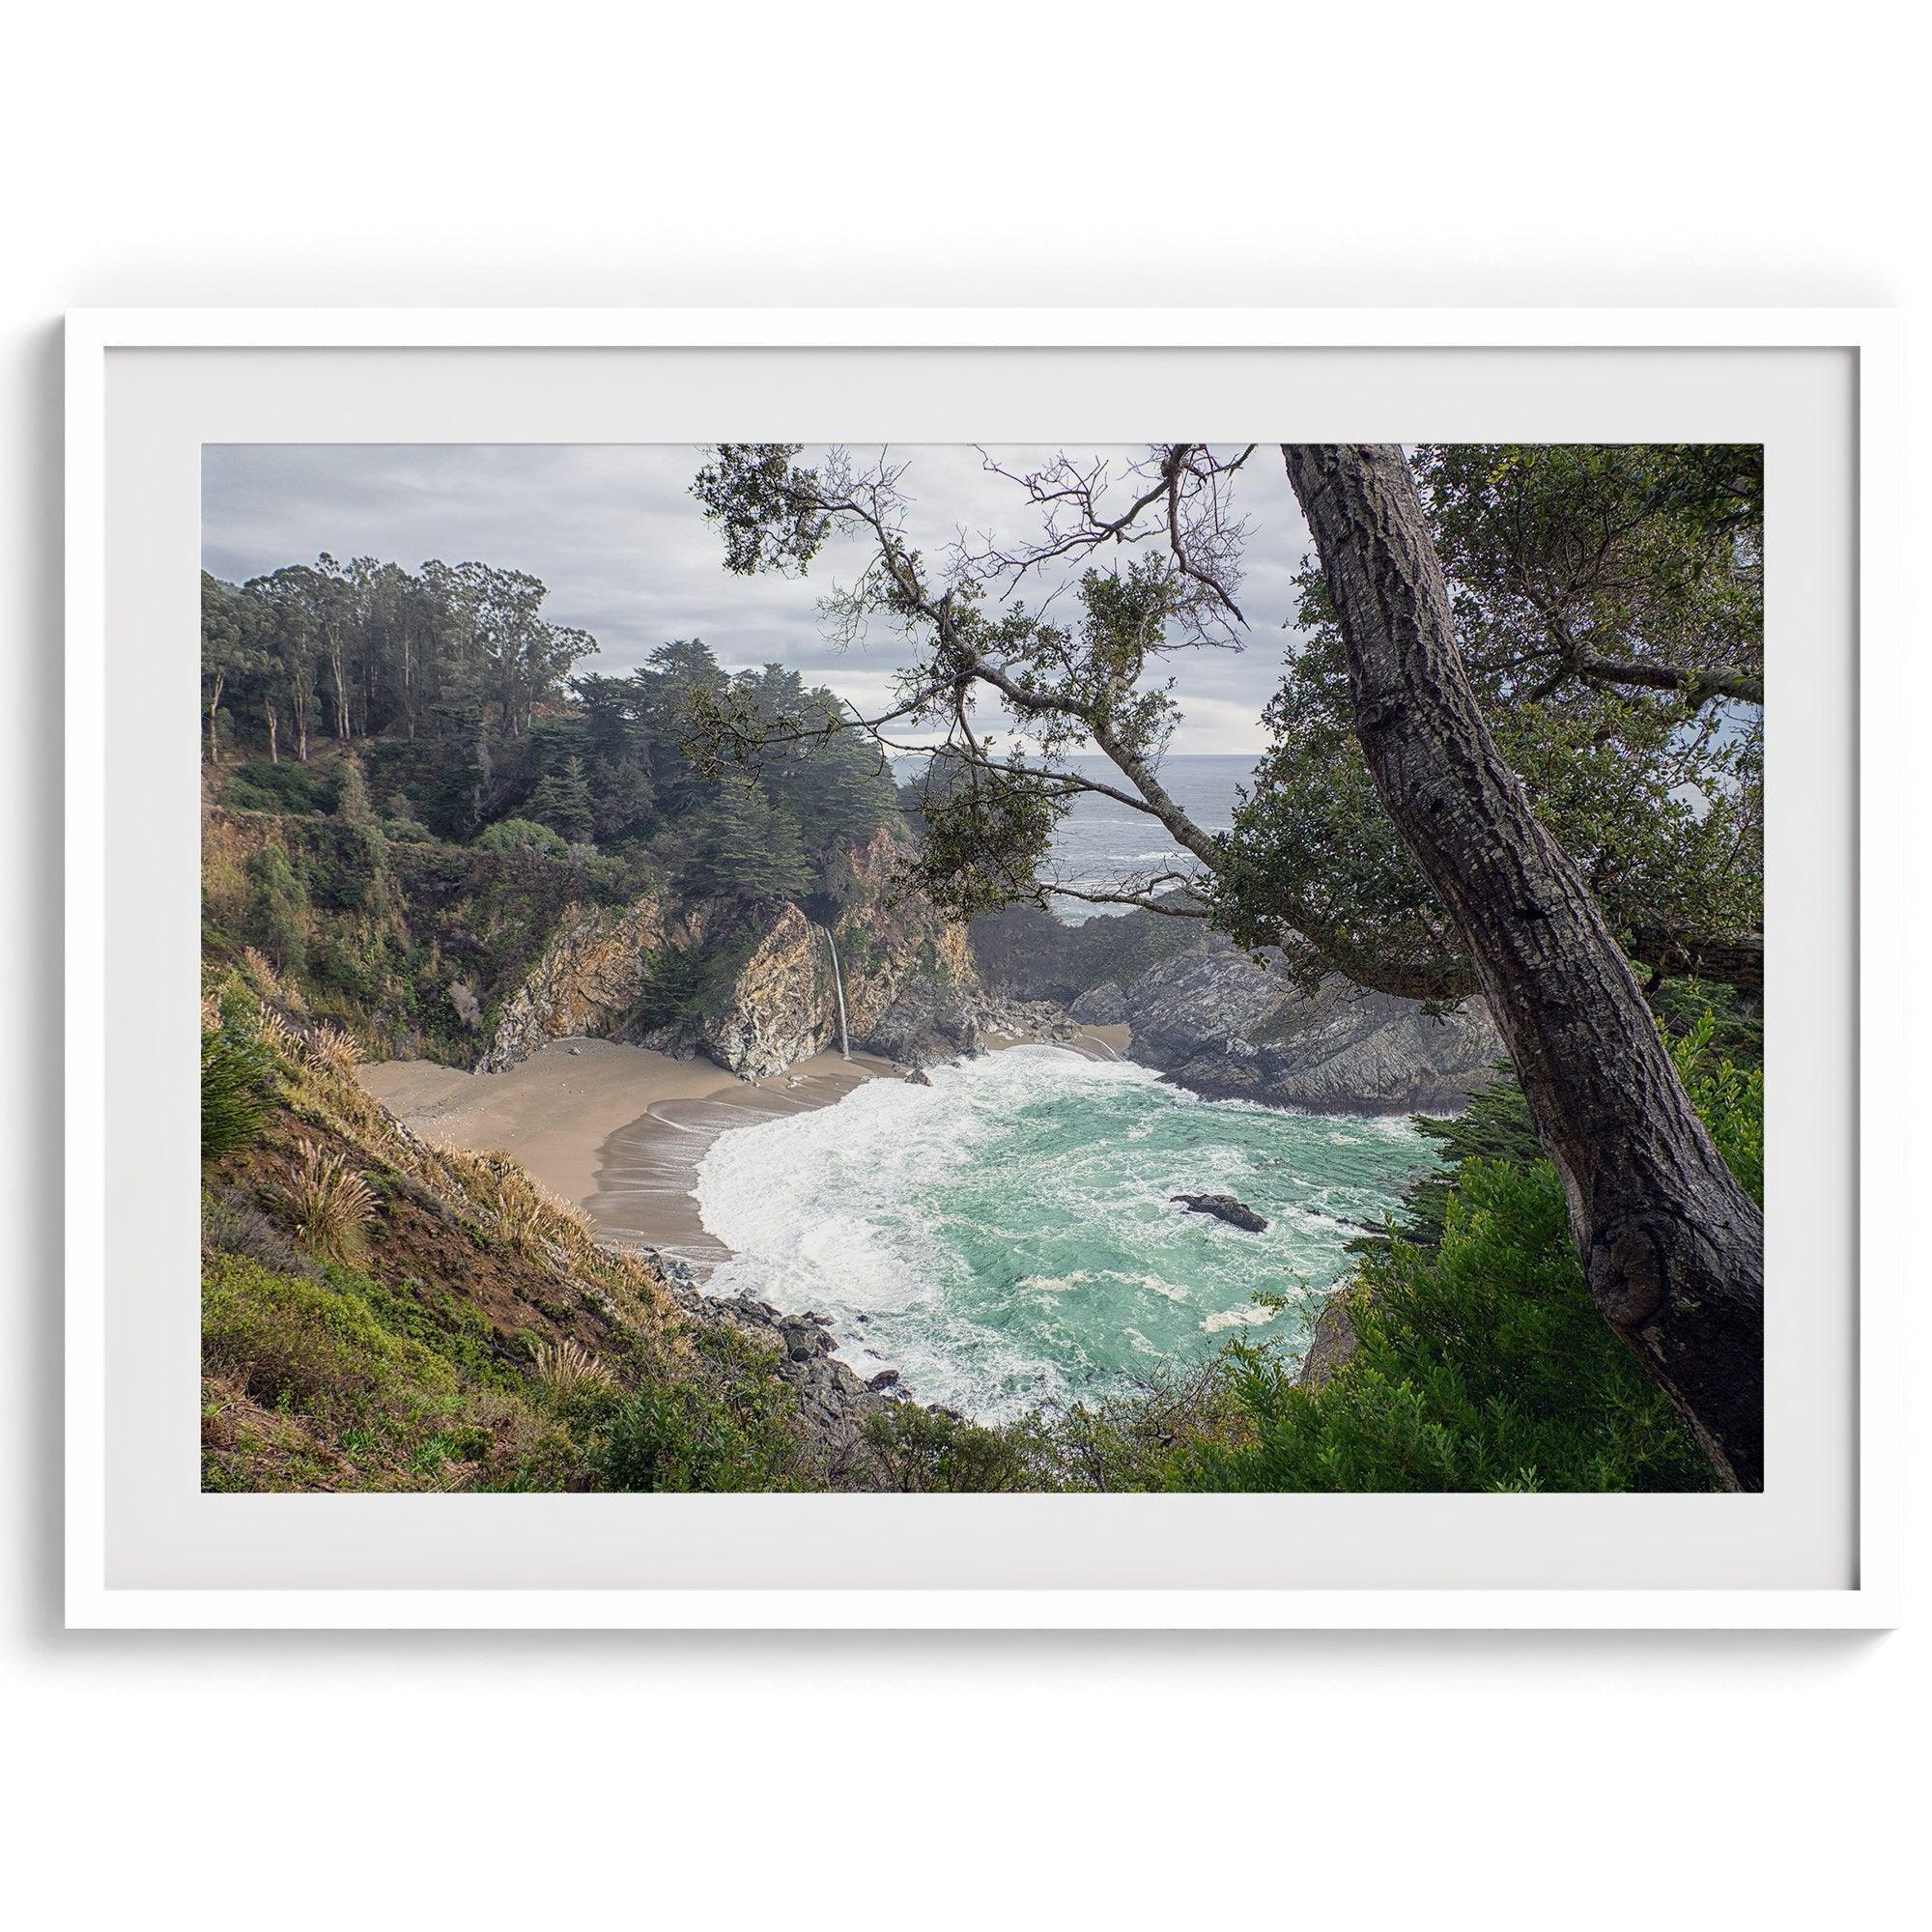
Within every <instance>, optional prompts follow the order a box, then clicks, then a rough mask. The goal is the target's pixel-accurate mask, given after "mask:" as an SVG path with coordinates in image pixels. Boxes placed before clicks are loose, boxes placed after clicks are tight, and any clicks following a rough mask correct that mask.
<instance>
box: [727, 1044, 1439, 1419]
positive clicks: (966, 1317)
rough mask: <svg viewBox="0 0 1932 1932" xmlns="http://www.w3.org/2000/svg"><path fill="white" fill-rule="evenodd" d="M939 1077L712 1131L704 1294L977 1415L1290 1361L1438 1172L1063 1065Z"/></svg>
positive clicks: (1409, 1148) (1375, 1135)
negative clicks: (829, 1342) (1241, 1211)
mask: <svg viewBox="0 0 1932 1932" xmlns="http://www.w3.org/2000/svg"><path fill="white" fill-rule="evenodd" d="M931 1081H932V1084H931V1086H930V1087H920V1086H914V1085H909V1084H907V1083H905V1082H901V1081H895V1080H874V1081H869V1082H867V1083H866V1084H865V1085H863V1086H861V1087H859V1088H858V1089H856V1090H855V1091H854V1092H853V1093H851V1094H848V1095H847V1096H846V1097H845V1098H844V1099H842V1100H840V1101H839V1102H838V1104H837V1105H836V1106H832V1107H827V1108H822V1109H820V1110H818V1111H816V1112H812V1113H806V1114H798V1115H792V1116H788V1117H785V1118H782V1119H780V1120H774V1121H769V1122H761V1123H759V1124H757V1125H755V1126H749V1127H742V1128H737V1129H734V1130H733V1131H731V1132H728V1133H725V1134H724V1135H722V1136H721V1137H720V1138H719V1139H718V1141H717V1142H716V1143H715V1144H714V1145H713V1147H712V1148H711V1150H710V1151H709V1152H708V1153H707V1154H706V1155H705V1158H704V1161H703V1164H702V1166H701V1167H700V1169H699V1171H698V1181H697V1188H696V1193H697V1200H698V1205H699V1208H700V1209H701V1211H702V1213H703V1217H704V1221H705V1224H706V1226H707V1227H709V1228H710V1229H711V1231H712V1232H713V1233H714V1234H716V1235H717V1236H719V1237H720V1238H721V1239H722V1240H723V1241H725V1243H726V1244H727V1245H728V1246H730V1247H731V1248H732V1249H733V1250H734V1257H733V1259H732V1260H730V1261H728V1262H726V1263H725V1264H723V1265H722V1266H720V1267H719V1268H718V1269H717V1271H716V1272H715V1273H714V1274H713V1275H712V1276H711V1278H710V1280H709V1282H708V1283H707V1284H706V1286H707V1288H708V1289H709V1291H710V1292H711V1293H714V1294H735V1293H751V1294H753V1295H756V1296H758V1297H759V1298H760V1299H763V1300H766V1301H770V1302H772V1303H774V1304H775V1305H777V1306H779V1307H781V1308H783V1309H786V1310H789V1311H791V1312H794V1313H796V1312H802V1311H804V1310H806V1309H813V1310H816V1311H818V1312H819V1313H821V1314H824V1315H827V1316H830V1317H831V1318H832V1321H833V1325H834V1328H835V1330H836V1332H837V1334H838V1338H839V1341H840V1343H841V1345H842V1347H841V1350H840V1352H841V1355H842V1356H843V1358H844V1359H845V1360H847V1361H849V1362H851V1363H852V1364H853V1366H854V1367H856V1368H858V1369H859V1370H860V1371H861V1372H862V1373H867V1374H869V1373H873V1372H875V1371H877V1370H878V1369H880V1368H882V1367H888V1366H890V1367H893V1368H896V1369H898V1370H900V1371H901V1372H902V1374H903V1376H904V1378H905V1382H906V1385H907V1387H908V1389H909V1390H910V1391H911V1392H912V1393H913V1394H914V1395H915V1396H917V1397H918V1398H919V1400H921V1401H923V1402H941V1403H946V1404H948V1405H949V1406H952V1407H955V1408H958V1409H960V1410H962V1411H964V1412H965V1413H967V1414H969V1415H975V1416H979V1417H981V1418H985V1419H995V1420H997V1419H1001V1418H1005V1417H1009V1416H1011V1415H1014V1414H1016V1413H1018V1412H1020V1411H1021V1410H1024V1409H1025V1408H1027V1407H1029V1406H1034V1405H1036V1404H1038V1403H1042V1402H1065V1401H1073V1400H1081V1399H1086V1400H1093V1399H1096V1398H1104V1397H1105V1396H1108V1395H1110V1394H1115V1393H1119V1392H1121V1391H1122V1390H1124V1389H1126V1388H1128V1387H1130V1386H1131V1385H1132V1384H1133V1383H1134V1382H1135V1381H1136V1380H1137V1379H1141V1378H1146V1377H1147V1376H1148V1375H1149V1374H1150V1372H1151V1371H1157V1370H1160V1369H1162V1368H1180V1367H1184V1366H1186V1365H1187V1364H1190V1363H1192V1362H1195V1361H1198V1360H1199V1359H1201V1358H1202V1357H1203V1356H1204V1355H1206V1354H1208V1353H1209V1352H1211V1351H1212V1350H1214V1349H1216V1348H1218V1347H1219V1346H1221V1345H1222V1344H1223V1343H1224V1342H1226V1341H1227V1340H1228V1339H1229V1337H1230V1336H1231V1335H1232V1334H1236V1333H1245V1334H1247V1335H1248V1336H1250V1337H1252V1338H1255V1339H1264V1338H1271V1339H1278V1340H1280V1341H1282V1342H1283V1343H1284V1344H1286V1345H1288V1346H1289V1347H1291V1348H1298V1347H1300V1346H1301V1345H1302V1344H1303V1343H1304V1342H1305V1340H1306V1335H1307V1329H1308V1325H1309V1323H1310V1321H1312V1319H1313V1316H1314V1314H1315V1312H1316V1311H1317V1309H1318V1308H1319V1305H1320V1299H1319V1297H1320V1293H1321V1291H1324V1290H1326V1289H1328V1288H1330V1287H1332V1286H1333V1285H1334V1283H1335V1282H1336V1281H1337V1280H1338V1279H1339V1278H1340V1277H1341V1276H1342V1275H1343V1274H1344V1273H1346V1272H1347V1270H1348V1266H1349V1259H1350V1258H1349V1257H1348V1255H1347V1253H1346V1252H1345V1244H1346V1243H1347V1242H1348V1241H1349V1240H1350V1238H1351V1237H1352V1236H1354V1235H1356V1234H1357V1233H1358V1232H1360V1229H1361V1226H1362V1225H1363V1224H1364V1223H1375V1222H1377V1221H1378V1220H1379V1218H1380V1217H1381V1215H1382V1214H1383V1213H1385V1212H1386V1211H1387V1210H1389V1209H1390V1208H1393V1207H1394V1206H1395V1204H1396V1202H1397V1200H1398V1198H1399V1197H1400V1194H1401V1192H1402V1189H1403V1187H1404V1186H1405V1185H1406V1182H1407V1181H1408V1180H1409V1179H1412V1178H1413V1177H1414V1176H1415V1175H1416V1174H1418V1173H1419V1172H1421V1171H1423V1170H1424V1169H1425V1168H1427V1167H1428V1166H1429V1165H1430V1163H1431V1161H1432V1159H1433V1155H1432V1152H1431V1150H1430V1145H1429V1143H1427V1142H1426V1141H1424V1140H1423V1139H1422V1138H1421V1136H1419V1135H1418V1134H1417V1133H1416V1132H1415V1131H1414V1129H1413V1128H1412V1127H1411V1126H1410V1125H1409V1124H1408V1122H1406V1121H1402V1120H1387V1119H1374V1120H1371V1119H1357V1118H1353V1117H1336V1116H1318V1115H1306V1114H1296V1113H1290V1112H1287V1111H1284V1110H1280V1109H1275V1108H1269V1107H1259V1106H1254V1105H1251V1104H1249V1103H1246V1102H1241V1101H1211V1100H1204V1099H1201V1098H1199V1097H1197V1096H1196V1095H1194V1094H1188V1093H1186V1092H1184V1091H1183V1090H1181V1089H1179V1088H1178V1087H1175V1086H1173V1085H1171V1084H1170V1083H1169V1082H1167V1081H1165V1080H1163V1079H1161V1078H1160V1077H1159V1076H1158V1075H1157V1074H1155V1073H1153V1072H1151V1071H1150V1070H1149V1069H1148V1068H1146V1067H1142V1066H1137V1065H1132V1064H1131V1063H1128V1062H1124V1061H1112V1062H1108V1061H1094V1060H1089V1059H1086V1058H1084V1057H1082V1056H1081V1055H1079V1054H1077V1053H1074V1052H1071V1051H1069V1050H1067V1049H1065V1048H1061V1047H1052V1046H1028V1047H1016V1048H1013V1049H1011V1050H1010V1051H1008V1052H1004V1053H997V1054H989V1055H985V1056H983V1057H981V1058H979V1059H975V1060H969V1061H963V1062H959V1063H956V1064H954V1065H950V1066H942V1067H935V1068H934V1069H932V1072H931ZM1178 1193H1189V1194H1202V1193H1229V1194H1235V1195H1237V1196H1239V1197H1240V1199H1242V1200H1243V1201H1245V1202H1247V1203H1248V1204H1249V1205H1250V1206H1251V1207H1254V1208H1258V1209H1259V1210H1260V1211H1261V1212H1262V1213H1264V1214H1265V1215H1266V1216H1267V1217H1268V1218H1269V1220H1270V1222H1271V1223H1272V1225H1271V1226H1270V1227H1269V1229H1268V1231H1267V1233H1266V1234H1264V1235H1260V1236H1256V1235H1250V1234H1244V1233H1242V1232H1240V1231H1239V1230H1237V1229H1235V1228H1231V1227H1229V1226H1227V1225H1226V1224H1225V1223H1223V1222H1221V1221H1218V1220H1215V1219H1212V1218H1210V1217H1208V1216H1205V1215H1201V1214H1195V1213H1190V1212H1188V1211H1186V1210H1185V1209H1183V1208H1179V1207H1176V1206H1174V1205H1173V1204H1172V1203H1171V1201H1170V1199H1169V1197H1170V1196H1171V1195H1174V1194H1178ZM1258 1290H1260V1291H1263V1292H1265V1293H1289V1294H1291V1295H1292V1296H1293V1302H1292V1305H1291V1306H1290V1307H1289V1308H1288V1309H1286V1310H1284V1311H1282V1312H1281V1313H1279V1314H1276V1313H1271V1312H1270V1311H1269V1310H1268V1309H1267V1308H1265V1307H1264V1306H1261V1305H1259V1304H1257V1303H1256V1301H1255V1299H1254V1295H1255V1293H1256V1291H1258ZM1304 1291H1306V1292H1305V1293H1304Z"/></svg>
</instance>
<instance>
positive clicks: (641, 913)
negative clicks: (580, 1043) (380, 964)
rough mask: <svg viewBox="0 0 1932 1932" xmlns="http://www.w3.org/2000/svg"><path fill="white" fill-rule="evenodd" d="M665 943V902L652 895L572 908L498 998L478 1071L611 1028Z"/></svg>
mask: <svg viewBox="0 0 1932 1932" xmlns="http://www.w3.org/2000/svg"><path fill="white" fill-rule="evenodd" d="M665 943H666V931H665V908H664V903H663V901H662V900H661V899H660V898H659V897H658V896H657V895H655V894H650V895H645V896H644V897H643V898H640V899H638V900H636V901H635V902H634V903H633V904H631V905H628V906H624V907H621V908H619V907H611V906H598V907H583V906H572V907H571V908H570V909H569V911H568V912H566V913H565V915H564V917H563V921H562V923H561V924H560V926H559V929H558V932H557V936H556V937H555V938H554V940H552V942H551V944H550V945H549V947H548V948H547V949H546V950H545V952H544V954H543V956H542V958H540V959H539V960H538V961H537V963H536V965H535V966H534V967H533V968H532V969H531V971H530V973H529V976H528V977H527V978H526V980H524V983H523V984H522V985H521V986H519V987H518V988H517V990H516V991H515V992H514V993H512V994H511V995H510V997H509V999H508V1000H506V1001H505V1002H504V1003H503V1010H502V1012H501V1013H500V1014H499V1015H498V1016H497V1030H496V1033H495V1035H494V1036H493V1037H492V1039H491V1041H490V1050H489V1051H488V1052H487V1053H486V1054H485V1055H484V1056H483V1060H482V1063H481V1065H480V1066H479V1068H478V1071H480V1072H484V1073H496V1072H499V1071H500V1070H501V1069H502V1068H503V1067H505V1066H513V1065H516V1063H517V1062H518V1061H520V1060H524V1059H526V1058H528V1056H529V1055H530V1054H532V1053H534V1052H535V1051H536V1050H537V1049H538V1048H539V1047H541V1046H545V1045H548V1044H549V1042H550V1041H552V1040H554V1039H564V1038H569V1037H575V1036H577V1035H580V1034H585V1035H592V1036H601V1035H605V1034H610V1033H612V1032H614V1031H615V1030H616V1029H617V1028H618V1027H619V1026H620V1025H621V1024H622V1022H623V1021H624V1019H625V1018H626V1017H627V1016H628V1015H629V1013H630V1012H631V1010H632V1009H633V1008H635V1007H636V1005H637V1004H638V1000H639V996H640V994H641V993H642V991H643V988H644V981H645V978H646V975H647V974H648V972H649V970H650V965H651V960H652V957H653V955H654V954H656V953H657V952H661V951H662V949H663V948H664V945H665Z"/></svg>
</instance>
